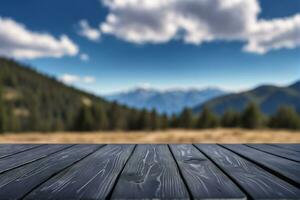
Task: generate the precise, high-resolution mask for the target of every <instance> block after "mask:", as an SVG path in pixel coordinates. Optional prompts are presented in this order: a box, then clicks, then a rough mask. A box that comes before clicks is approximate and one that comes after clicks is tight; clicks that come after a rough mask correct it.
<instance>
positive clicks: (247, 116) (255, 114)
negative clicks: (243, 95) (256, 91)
mask: <svg viewBox="0 0 300 200" xmlns="http://www.w3.org/2000/svg"><path fill="white" fill-rule="evenodd" d="M241 124H242V127H243V128H247V129H256V128H261V127H262V126H263V124H264V116H263V114H262V113H261V111H260V109H259V107H258V106H257V105H256V104H255V103H250V104H249V105H248V106H247V107H246V109H245V110H244V112H243V113H242V117H241Z"/></svg>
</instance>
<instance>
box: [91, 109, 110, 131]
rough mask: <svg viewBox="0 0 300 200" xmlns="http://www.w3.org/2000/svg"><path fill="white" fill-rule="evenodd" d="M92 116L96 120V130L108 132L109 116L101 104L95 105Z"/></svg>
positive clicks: (94, 127)
mask: <svg viewBox="0 0 300 200" xmlns="http://www.w3.org/2000/svg"><path fill="white" fill-rule="evenodd" d="M92 114H93V118H94V126H93V129H94V130H107V129H108V128H109V121H108V118H107V114H106V112H105V110H104V109H103V107H102V105H101V104H95V105H93V107H92Z"/></svg>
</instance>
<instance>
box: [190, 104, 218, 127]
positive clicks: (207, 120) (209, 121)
mask: <svg viewBox="0 0 300 200" xmlns="http://www.w3.org/2000/svg"><path fill="white" fill-rule="evenodd" d="M218 125H219V121H218V118H217V116H216V115H215V114H214V113H213V112H212V111H211V110H210V109H209V108H208V107H204V108H203V110H202V112H201V113H200V115H199V117H198V120H197V125H196V126H197V128H202V129H205V128H216V127H217V126H218Z"/></svg>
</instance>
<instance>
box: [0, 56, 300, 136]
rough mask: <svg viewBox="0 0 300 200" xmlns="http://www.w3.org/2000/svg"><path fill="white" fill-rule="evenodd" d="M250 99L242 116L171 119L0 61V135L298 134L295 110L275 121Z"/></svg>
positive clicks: (186, 114) (207, 113) (207, 110)
mask: <svg viewBox="0 0 300 200" xmlns="http://www.w3.org/2000/svg"><path fill="white" fill-rule="evenodd" d="M289 88H290V90H289V91H288V92H289V93H291V94H293V96H294V97H295V98H296V97H297V94H296V93H295V92H293V91H294V90H299V83H297V84H294V85H292V86H290V87H289ZM260 89H261V90H256V91H255V92H256V94H257V95H258V94H261V95H267V94H269V93H267V92H265V91H264V88H260ZM271 89H272V88H270V89H268V91H269V90H271ZM246 94H247V93H246ZM272 94H273V95H274V94H278V93H276V92H273V93H272ZM279 94H280V93H279ZM249 95H250V94H248V96H249ZM246 96H247V95H246ZM229 97H230V95H229ZM222 98H223V97H222ZM222 98H221V99H222ZM225 98H228V97H226V96H225ZM229 99H231V98H229ZM291 99H293V98H291ZM233 100H234V98H233ZM250 100H253V99H249V101H248V104H246V103H245V104H246V105H245V108H244V109H241V110H239V111H238V112H235V111H234V110H230V108H231V107H230V106H229V107H227V108H228V109H227V110H226V111H224V114H223V115H216V113H215V112H214V111H215V110H211V108H213V109H214V107H209V106H205V107H203V109H202V111H201V112H199V113H197V114H195V113H193V112H192V110H191V109H188V108H186V109H184V110H183V111H182V112H181V113H180V114H178V115H177V114H176V115H173V116H172V117H170V118H169V117H168V116H167V115H165V114H162V115H160V114H157V112H156V111H155V110H152V111H147V110H145V109H144V110H136V109H132V108H128V107H126V106H122V105H119V104H117V103H115V102H113V103H110V102H107V101H105V100H104V99H102V98H100V97H97V96H94V95H91V94H88V93H86V92H83V91H80V90H77V89H75V88H72V87H69V86H66V85H64V84H63V83H61V82H59V81H57V80H56V79H55V78H51V77H48V76H46V75H43V74H41V73H39V72H37V71H35V70H34V69H31V68H29V67H25V66H23V65H21V64H18V63H17V62H14V61H12V60H7V59H3V58H0V133H3V132H26V131H38V132H53V131H98V130H151V131H153V130H158V129H167V128H184V129H206V128H216V127H230V128H232V127H242V128H249V129H256V128H263V127H270V128H280V129H281V128H287V129H300V116H299V114H297V113H296V111H295V109H294V108H293V107H286V106H284V105H285V104H284V102H285V101H283V100H282V99H281V102H282V104H281V105H282V106H284V107H282V106H279V107H278V109H277V111H276V113H274V114H273V115H272V116H265V115H264V114H263V113H262V112H261V111H260V108H259V106H258V105H256V104H255V101H250ZM251 102H252V103H251ZM253 102H254V103H253ZM249 103H250V104H249ZM279 103H280V102H279ZM298 103H299V102H298ZM229 104H232V105H236V106H239V105H240V104H239V102H236V101H232V102H231V101H228V105H229ZM247 105H248V106H247ZM270 105H272V104H270Z"/></svg>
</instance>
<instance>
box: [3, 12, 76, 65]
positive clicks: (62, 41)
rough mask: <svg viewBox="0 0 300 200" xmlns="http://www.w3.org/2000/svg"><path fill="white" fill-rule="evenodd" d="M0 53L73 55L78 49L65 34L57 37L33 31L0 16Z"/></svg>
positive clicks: (11, 55)
mask: <svg viewBox="0 0 300 200" xmlns="http://www.w3.org/2000/svg"><path fill="white" fill-rule="evenodd" d="M0 44H1V45H0V55H2V56H6V57H12V58H24V59H34V58H41V57H55V58H60V57H63V56H75V55H77V54H78V52H79V49H78V47H77V45H76V44H74V43H73V42H72V41H71V40H70V39H69V38H68V36H66V35H62V36H61V37H60V38H59V39H57V38H55V37H53V36H52V35H50V34H48V33H39V32H33V31H30V30H28V29H27V28H26V26H25V25H23V24H21V23H18V22H16V21H14V20H12V19H9V18H2V17H0Z"/></svg>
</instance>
